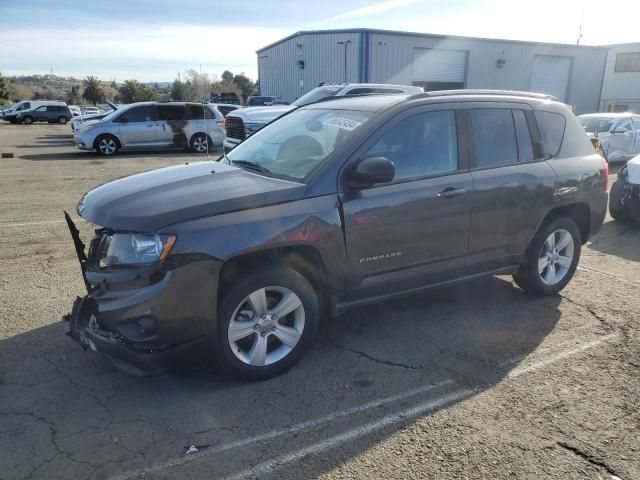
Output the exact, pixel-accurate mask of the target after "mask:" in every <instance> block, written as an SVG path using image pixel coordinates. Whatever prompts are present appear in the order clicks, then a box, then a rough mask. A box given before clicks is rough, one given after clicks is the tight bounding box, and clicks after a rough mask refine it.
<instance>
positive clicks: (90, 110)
mask: <svg viewBox="0 0 640 480" xmlns="http://www.w3.org/2000/svg"><path fill="white" fill-rule="evenodd" d="M80 112H81V113H82V115H97V114H98V113H100V109H99V108H98V107H80Z"/></svg>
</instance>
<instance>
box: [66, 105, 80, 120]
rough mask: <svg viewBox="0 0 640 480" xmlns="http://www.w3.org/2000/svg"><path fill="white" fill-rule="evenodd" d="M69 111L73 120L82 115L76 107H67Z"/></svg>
mask: <svg viewBox="0 0 640 480" xmlns="http://www.w3.org/2000/svg"><path fill="white" fill-rule="evenodd" d="M69 110H71V115H73V118H76V117H79V116H80V115H82V112H80V107H79V106H77V105H69Z"/></svg>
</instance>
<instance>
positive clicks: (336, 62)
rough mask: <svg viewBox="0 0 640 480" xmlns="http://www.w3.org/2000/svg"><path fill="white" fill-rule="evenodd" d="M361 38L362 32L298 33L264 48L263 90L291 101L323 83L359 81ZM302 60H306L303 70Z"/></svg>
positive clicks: (260, 70) (260, 64) (260, 57)
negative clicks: (300, 62)
mask: <svg viewBox="0 0 640 480" xmlns="http://www.w3.org/2000/svg"><path fill="white" fill-rule="evenodd" d="M360 38H361V36H360V34H358V33H327V34H314V35H298V36H296V37H293V38H290V39H289V40H287V41H285V42H283V43H280V44H278V45H274V46H273V47H271V48H268V49H266V50H263V51H261V52H260V53H258V78H259V80H260V93H261V94H262V95H276V96H280V97H281V99H282V100H285V101H287V102H291V101H293V100H295V99H296V98H298V97H299V96H301V95H303V94H305V93H307V92H308V91H309V90H312V89H313V88H315V87H317V86H318V84H319V83H320V82H325V83H342V82H345V81H346V82H350V83H353V82H358V81H359V80H360V78H359V77H360V72H359V65H360V63H359V55H360ZM339 42H342V43H339ZM345 45H346V72H345ZM299 61H304V68H303V69H301V68H300V67H299Z"/></svg>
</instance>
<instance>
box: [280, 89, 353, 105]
mask: <svg viewBox="0 0 640 480" xmlns="http://www.w3.org/2000/svg"><path fill="white" fill-rule="evenodd" d="M342 88H343V87H340V86H338V87H318V88H314V89H313V90H311V91H310V92H307V93H305V94H304V95H303V96H301V97H300V98H298V99H297V100H295V101H293V102H291V105H295V106H296V107H303V106H305V105H309V104H310V103H315V102H318V101H320V100H322V99H325V98H328V97H333V96H334V95H335V94H337V93H338V92H339V91H340V90H342Z"/></svg>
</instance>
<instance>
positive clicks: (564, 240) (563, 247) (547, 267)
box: [538, 229, 575, 285]
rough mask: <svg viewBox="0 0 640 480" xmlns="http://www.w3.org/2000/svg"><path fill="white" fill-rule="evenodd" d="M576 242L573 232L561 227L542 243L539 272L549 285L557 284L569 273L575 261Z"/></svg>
mask: <svg viewBox="0 0 640 480" xmlns="http://www.w3.org/2000/svg"><path fill="white" fill-rule="evenodd" d="M574 248H575V247H574V243H573V237H572V236H571V233H569V232H568V231H567V230H565V229H559V230H556V231H554V232H553V233H551V235H549V236H548V237H547V239H546V240H545V241H544V243H543V244H542V249H541V250H540V256H539V258H538V273H539V274H540V278H541V279H542V281H543V282H544V283H545V284H547V285H556V284H557V283H559V282H561V281H562V279H563V278H564V277H565V276H566V275H567V273H568V272H569V269H570V268H571V265H572V263H573V255H574Z"/></svg>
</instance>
